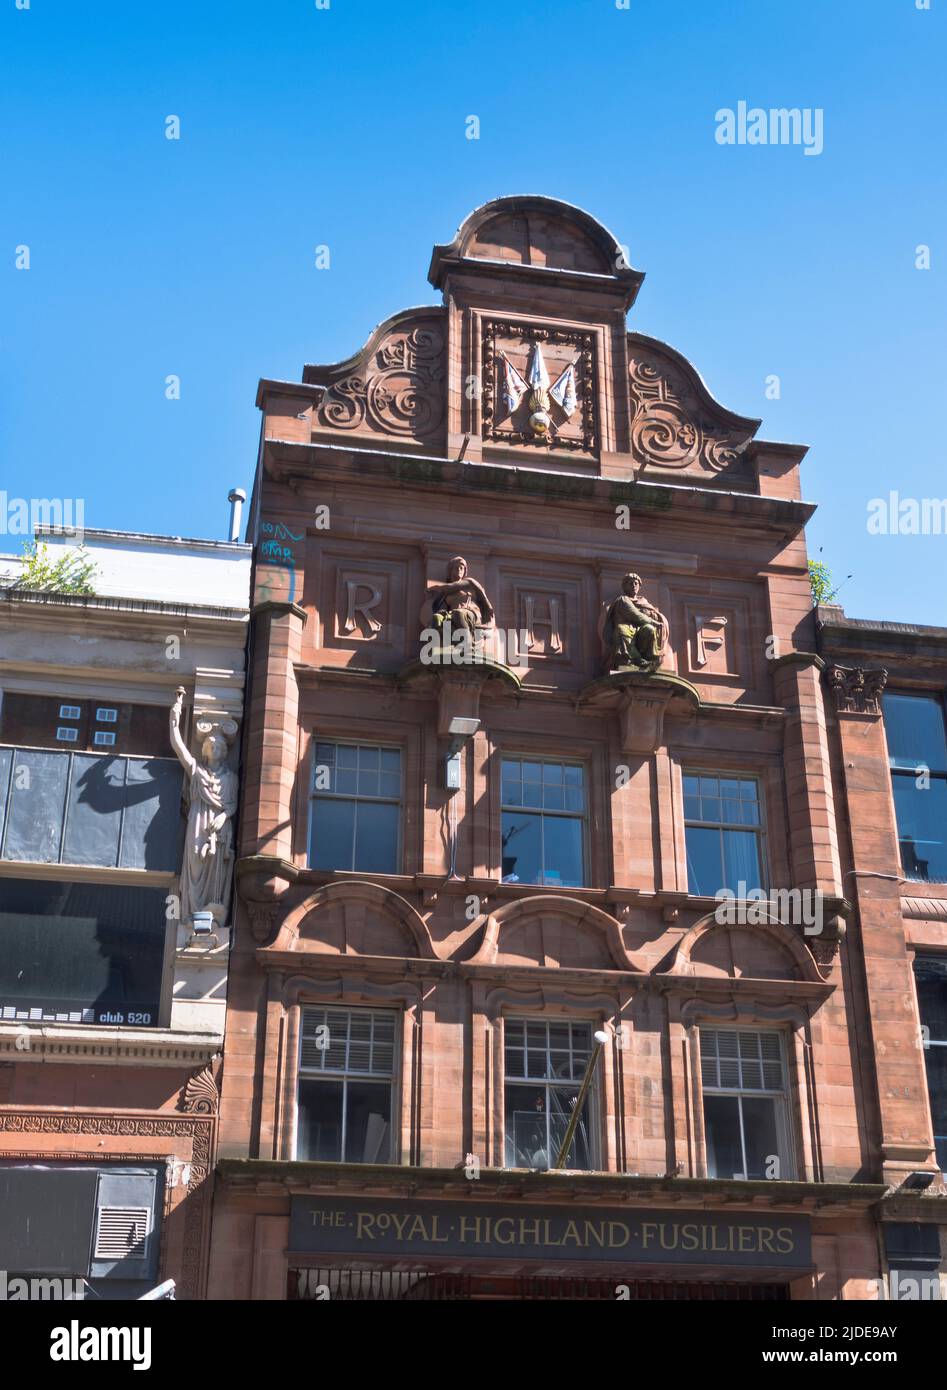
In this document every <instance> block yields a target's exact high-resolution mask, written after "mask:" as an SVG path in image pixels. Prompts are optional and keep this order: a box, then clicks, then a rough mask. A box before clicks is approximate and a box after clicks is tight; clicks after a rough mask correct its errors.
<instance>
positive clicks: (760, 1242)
mask: <svg viewBox="0 0 947 1390" xmlns="http://www.w3.org/2000/svg"><path fill="white" fill-rule="evenodd" d="M290 1247H291V1249H292V1251H293V1252H294V1253H296V1254H304V1253H305V1254H310V1253H312V1254H316V1253H318V1254H357V1255H366V1256H368V1255H406V1254H410V1255H447V1256H456V1255H467V1256H469V1257H477V1256H480V1257H483V1256H493V1257H495V1256H503V1255H506V1256H509V1257H510V1258H516V1259H548V1258H556V1259H559V1260H562V1259H567V1260H599V1261H603V1260H608V1261H622V1262H625V1263H640V1264H684V1265H694V1264H699V1265H743V1266H755V1267H765V1268H773V1267H779V1268H786V1269H790V1268H791V1269H804V1268H808V1267H809V1266H810V1264H811V1254H810V1239H809V1221H808V1218H806V1217H798V1216H784V1215H782V1214H777V1215H774V1216H771V1217H768V1218H766V1219H765V1220H760V1219H759V1218H758V1217H756V1216H751V1215H746V1216H744V1215H742V1214H740V1213H733V1214H728V1215H727V1216H718V1215H715V1214H711V1213H708V1212H704V1211H693V1212H686V1211H673V1212H671V1211H650V1210H646V1209H642V1210H635V1211H633V1212H629V1211H627V1210H625V1209H621V1208H618V1209H615V1208H601V1207H590V1208H584V1209H583V1208H574V1207H554V1206H542V1207H541V1206H534V1205H533V1204H532V1203H529V1204H524V1203H521V1204H519V1205H517V1206H510V1205H499V1204H493V1203H483V1202H471V1201H466V1202H444V1201H429V1202H424V1201H398V1200H391V1201H388V1200H385V1199H383V1198H347V1197H346V1198H318V1197H294V1198H293V1199H292V1209H291V1218H290Z"/></svg>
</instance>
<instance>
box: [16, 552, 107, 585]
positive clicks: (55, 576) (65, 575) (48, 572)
mask: <svg viewBox="0 0 947 1390" xmlns="http://www.w3.org/2000/svg"><path fill="white" fill-rule="evenodd" d="M95 572H96V565H95V563H94V561H92V560H90V559H89V557H88V555H87V554H86V551H85V547H84V546H81V545H80V546H79V547H78V549H76V550H65V551H64V552H63V553H62V554H61V555H60V556H59V557H58V558H57V559H55V560H52V559H50V555H49V546H48V545H47V544H46V542H45V541H27V543H26V545H25V546H24V547H23V568H22V569H21V571H20V573H19V575H18V576H17V578H16V579H15V580H14V581H13V583H12V585H11V586H10V587H11V588H13V589H26V590H29V591H31V592H34V593H37V592H39V593H46V594H94V593H95V589H94V588H93V586H92V580H93V579H94V578H95Z"/></svg>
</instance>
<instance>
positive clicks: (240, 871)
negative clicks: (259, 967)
mask: <svg viewBox="0 0 947 1390" xmlns="http://www.w3.org/2000/svg"><path fill="white" fill-rule="evenodd" d="M298 877H299V869H298V868H297V867H296V865H295V864H291V863H290V862H289V860H288V859H280V858H279V856H278V855H275V854H250V855H246V856H245V857H244V858H243V859H238V860H237V864H236V879H237V892H238V893H239V894H240V897H241V898H242V899H243V901H244V903H245V904H246V908H247V913H248V915H249V918H250V931H251V932H252V934H253V939H254V941H258V942H260V943H261V944H263V943H265V942H267V941H268V940H269V939H270V938H271V937H272V936H273V934H274V932H275V930H276V924H277V919H278V917H279V913H280V906H281V904H280V899H281V898H282V897H283V895H284V894H285V893H286V890H287V889H288V888H291V887H292V885H293V884H294V883H295V882H296V880H297V878H298Z"/></svg>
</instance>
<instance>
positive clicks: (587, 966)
mask: <svg viewBox="0 0 947 1390" xmlns="http://www.w3.org/2000/svg"><path fill="white" fill-rule="evenodd" d="M482 922H483V926H484V934H483V941H482V942H481V945H480V949H479V950H478V952H477V954H476V955H475V956H474V957H473V962H472V963H473V964H475V965H527V966H552V967H555V966H557V967H561V968H563V969H572V970H616V969H617V970H630V971H638V970H639V966H637V965H636V964H635V962H634V961H633V960H632V958H631V957H630V956H629V954H628V952H627V951H626V950H625V946H624V942H623V941H622V935H621V928H620V926H619V924H618V922H617V921H616V919H615V918H614V917H611V916H610V915H609V914H608V913H607V912H603V911H602V910H601V908H598V907H593V906H592V905H591V904H590V903H584V902H580V901H579V900H578V899H577V898H562V897H551V896H550V897H547V896H544V895H541V894H540V895H537V896H536V897H532V898H518V899H517V900H516V901H514V902H511V903H506V904H505V905H504V906H503V907H500V908H498V909H497V910H496V912H491V913H489V914H487V915H486V916H485V917H484V918H483V919H482Z"/></svg>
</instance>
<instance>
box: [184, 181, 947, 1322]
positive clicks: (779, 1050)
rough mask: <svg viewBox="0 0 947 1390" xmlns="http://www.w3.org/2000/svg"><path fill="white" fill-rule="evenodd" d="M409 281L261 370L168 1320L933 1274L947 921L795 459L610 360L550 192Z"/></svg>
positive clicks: (792, 1286) (936, 671)
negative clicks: (216, 973)
mask: <svg viewBox="0 0 947 1390" xmlns="http://www.w3.org/2000/svg"><path fill="white" fill-rule="evenodd" d="M430 278H431V281H432V283H433V284H434V286H435V287H436V288H437V289H438V290H440V291H441V292H442V296H443V302H442V303H441V304H440V305H438V306H436V307H428V308H422V309H414V310H409V311H407V312H405V313H401V314H397V315H395V316H394V317H393V318H391V319H389V320H387V321H386V322H385V323H383V324H382V325H381V326H380V327H379V328H378V329H376V330H375V332H374V333H373V334H372V336H371V338H370V339H369V341H368V343H367V344H366V346H365V347H364V348H363V349H362V350H361V351H360V352H358V353H357V354H355V356H353V357H352V358H350V359H349V360H348V361H346V362H344V363H341V364H338V365H336V366H324V367H307V368H306V369H305V371H304V375H303V381H302V383H286V382H279V381H270V380H264V381H263V382H261V385H260V393H259V400H258V403H259V405H260V408H261V410H262V414H263V426H262V439H261V447H260V456H259V466H258V471H257V477H256V481H255V487H254V494H253V500H252V504H251V515H250V524H249V526H250V529H249V537H248V538H249V539H251V540H252V541H253V542H254V545H255V547H256V549H255V556H256V560H255V576H254V594H253V599H254V606H253V610H252V633H251V646H250V657H249V672H250V693H249V703H248V707H247V719H246V733H245V745H244V747H245V755H244V783H243V791H242V811H241V822H240V846H239V856H240V857H239V858H238V862H237V866H236V878H237V903H236V907H235V927H236V931H235V943H234V949H233V953H232V957H231V965H230V971H229V985H228V1009H227V1026H226V1041H225V1051H224V1065H223V1073H222V1077H223V1080H222V1092H221V1111H220V1116H219V1151H218V1152H219V1161H218V1167H217V1185H216V1195H215V1215H214V1227H213V1240H212V1253H211V1269H210V1279H209V1288H208V1292H209V1296H210V1297H212V1298H225V1299H226V1298H229V1299H233V1298H255V1299H284V1298H287V1297H312V1296H326V1295H328V1296H329V1297H330V1298H345V1297H354V1296H362V1297H414V1298H419V1297H435V1298H436V1297H447V1296H463V1297H471V1298H475V1297H490V1296H496V1295H498V1294H508V1295H512V1296H519V1297H530V1296H546V1297H554V1296H568V1295H569V1293H570V1291H571V1293H572V1296H575V1295H576V1294H577V1293H580V1294H582V1295H583V1296H603V1297H609V1298H614V1297H615V1296H616V1288H619V1289H620V1290H621V1291H622V1292H621V1293H620V1294H619V1296H627V1297H631V1298H635V1297H675V1296H677V1297H679V1296H687V1297H692V1298H700V1297H714V1296H715V1297H720V1296H730V1297H743V1298H773V1299H780V1298H794V1299H810V1298H860V1297H872V1296H875V1295H876V1293H877V1291H878V1287H879V1286H878V1284H877V1281H878V1280H880V1279H882V1278H883V1277H884V1276H885V1274H886V1273H887V1272H888V1270H889V1268H901V1269H915V1270H917V1269H921V1268H924V1269H929V1270H935V1271H936V1269H937V1267H938V1266H939V1263H940V1257H939V1254H936V1253H933V1254H932V1245H931V1241H932V1240H933V1242H934V1246H935V1247H936V1250H938V1251H939V1248H940V1247H939V1245H938V1244H937V1242H938V1241H939V1226H938V1219H941V1220H942V1219H943V1218H942V1217H940V1218H939V1213H940V1211H941V1207H942V1205H943V1188H942V1187H941V1186H940V1184H941V1182H942V1179H941V1177H940V1171H939V1167H938V1159H937V1155H936V1152H935V1137H934V1131H933V1128H932V1100H933V1103H934V1106H935V1112H934V1113H938V1112H937V1106H938V1105H939V1102H938V1101H937V1098H936V1094H935V1091H936V1087H937V1086H938V1085H942V1083H941V1082H939V1081H938V1080H937V1078H938V1077H939V1076H940V1075H941V1073H940V1072H939V1071H938V1070H937V1068H938V1067H939V1065H940V1054H939V1053H937V1056H936V1058H934V1052H935V1049H936V1048H937V1046H938V1045H939V1043H940V1042H942V1041H943V1040H944V1039H945V1036H947V1035H945V1034H944V1033H943V1031H942V1030H941V1022H940V1020H941V1019H942V1017H943V1014H942V1012H941V1013H938V1009H941V1010H942V1009H943V1003H942V1001H943V996H942V994H941V993H940V992H939V991H940V989H941V986H940V985H939V984H938V983H937V981H938V979H939V978H940V976H939V974H938V971H939V970H940V967H941V962H943V961H945V960H947V936H945V930H947V928H945V925H944V924H945V921H947V914H943V913H942V912H941V903H942V899H941V898H940V897H938V896H937V894H938V893H942V892H943V889H930V890H929V891H928V888H927V886H926V885H925V886H924V888H923V889H918V887H917V882H918V880H915V881H914V886H910V885H909V886H907V887H906V886H905V881H904V880H905V879H906V873H905V871H904V870H903V868H902V861H901V857H900V856H901V855H903V853H904V843H905V840H904V836H903V835H902V837H901V848H900V850H899V835H898V830H897V826H896V821H895V814H894V801H893V799H892V780H891V779H892V776H894V778H895V781H897V779H898V777H899V776H900V775H901V773H900V772H899V771H897V770H896V771H895V772H894V773H892V772H891V770H890V768H889V749H888V747H887V745H886V741H885V731H884V730H885V722H884V719H883V716H882V703H881V701H882V699H883V698H884V696H883V691H884V689H885V687H884V678H883V677H882V675H881V674H877V675H874V676H873V675H872V674H871V672H872V671H875V670H877V671H878V672H880V671H881V668H882V667H884V666H889V665H891V664H892V663H891V662H890V661H888V660H887V653H888V650H889V648H890V645H891V644H890V641H889V640H888V637H887V636H884V635H883V634H882V633H881V629H880V628H878V629H873V630H872V632H871V633H870V634H865V633H861V634H855V635H853V631H852V628H851V624H849V625H848V626H846V624H845V622H843V621H842V619H841V618H840V617H839V615H838V611H836V610H832V611H829V610H823V611H822V612H821V613H820V614H819V615H818V616H819V618H820V619H821V621H820V622H817V615H816V614H815V613H814V611H813V608H812V603H811V598H810V588H809V580H808V573H807V557H806V549H805V541H804V527H805V524H806V522H807V520H808V518H809V517H810V516H811V514H812V511H813V508H812V506H811V505H810V504H808V503H806V502H805V501H804V500H802V495H801V488H800V473H799V466H800V462H801V460H802V457H803V455H804V453H805V450H804V449H803V448H801V447H797V446H793V445H787V444H775V443H767V442H765V441H763V440H760V439H758V438H757V432H758V426H759V422H758V421H756V420H752V419H746V418H743V417H740V416H738V415H735V414H734V413H732V412H731V411H729V410H727V409H726V408H724V407H723V406H722V405H720V404H718V403H717V402H716V401H715V400H714V399H713V397H712V396H711V395H710V394H709V392H708V390H707V388H706V387H705V385H704V384H703V382H702V380H701V378H700V377H699V376H698V375H697V373H696V371H695V370H694V369H693V368H692V367H691V365H690V364H689V363H688V362H687V361H686V360H685V359H684V358H683V357H682V356H681V355H680V354H679V353H677V352H676V351H675V350H674V349H672V348H670V347H668V346H666V345H665V344H663V343H660V342H658V341H655V340H653V339H651V338H648V337H644V336H643V335H641V334H638V333H636V332H634V331H630V332H629V330H628V326H627V323H626V315H627V313H628V311H629V309H630V308H631V306H632V305H633V303H634V300H635V297H636V294H637V292H638V289H639V286H640V283H641V279H642V276H641V274H640V273H638V272H637V271H635V270H633V269H631V268H630V267H629V265H628V262H627V257H626V255H625V253H624V252H623V248H622V247H621V246H620V245H619V244H618V243H617V242H616V241H615V239H614V238H613V237H612V236H611V235H610V234H609V233H608V232H607V231H606V230H605V229H604V228H603V227H602V226H601V225H600V224H599V223H597V222H596V221H595V220H594V219H592V218H591V217H589V216H588V215H587V214H585V213H583V212H581V211H579V210H577V209H575V208H572V207H569V206H567V205H564V204H560V203H555V202H552V201H551V200H547V199H542V198H512V199H502V200H499V201H498V202H495V203H492V204H488V205H487V206H485V207H483V208H481V209H479V210H478V211H477V212H475V213H474V214H472V215H471V216H470V217H469V218H468V219H467V221H466V222H465V223H464V224H463V226H462V227H461V229H460V231H459V232H458V234H457V236H456V237H455V239H454V240H453V241H452V242H451V243H450V244H448V245H443V246H438V247H436V248H435V251H434V255H433V259H432V262H431V269H430ZM459 557H462V559H463V563H460V562H459ZM881 626H882V627H883V625H881ZM898 640H899V642H900V643H901V647H900V648H899V658H898V659H899V660H900V661H901V663H902V666H903V672H902V675H903V685H901V686H899V689H900V690H902V693H904V694H907V695H910V694H912V693H914V694H918V693H921V694H923V695H924V696H925V697H929V696H931V695H934V696H936V697H937V698H939V695H940V693H942V691H943V686H944V680H945V668H944V660H945V657H947V647H943V646H942V645H938V642H933V641H932V643H928V644H927V645H925V644H924V639H923V635H921V636H917V635H915V636H914V637H913V638H909V637H907V636H902V637H900V638H899V639H898ZM912 643H913V645H912ZM919 643H920V646H918V644H919ZM849 657H851V659H850V660H849V659H848V658H849ZM863 657H864V659H862V658H863ZM876 657H877V660H875V658H876ZM938 662H940V663H941V664H940V666H938V665H937V663H938ZM866 667H867V668H868V671H869V675H868V677H867V678H865V677H864V676H862V677H861V678H860V677H858V676H857V674H852V672H853V671H855V670H857V669H862V670H864V669H865V668H866ZM891 679H892V681H893V677H892V678H891ZM889 683H890V682H889ZM892 688H893V687H892ZM935 706H936V708H937V709H940V706H939V704H937V701H936V699H935ZM925 710H927V711H928V714H930V710H929V709H928V707H927V706H925ZM931 717H932V718H933V716H931ZM940 717H941V730H942V712H941V716H940ZM935 724H936V721H934V723H932V724H931V726H930V727H931V729H934V727H935ZM910 756H914V754H911V753H910V752H908V753H906V754H905V757H907V758H909V757H910ZM919 756H920V755H919V754H918V755H917V757H918V758H919ZM911 766H912V765H911V764H910V762H909V761H908V762H907V763H906V764H905V767H904V768H903V769H902V771H910V769H911ZM933 772H934V780H935V781H937V780H938V779H937V774H938V773H941V772H943V773H947V760H945V765H944V766H943V767H942V768H934V769H933ZM940 785H941V783H940V782H939V781H938V788H939V787H940ZM897 790H898V789H897V788H895V791H896V792H897ZM899 794H900V793H899ZM936 794H937V795H939V790H938V791H937V793H936ZM903 799H904V798H903V797H902V801H903ZM900 804H901V803H899V806H900ZM912 843H915V844H916V843H917V841H916V840H915V841H913V842H912ZM915 858H917V856H915ZM912 862H914V861H912ZM928 868H929V864H928ZM928 876H929V877H930V873H928ZM944 876H945V877H947V874H945V875H944ZM789 889H792V890H797V896H796V897H795V898H794V899H792V898H790V897H788V896H786V895H785V894H784V896H783V897H782V898H780V897H768V898H767V900H766V903H765V904H761V902H760V897H761V894H763V893H766V894H769V893H770V890H789ZM720 890H729V891H730V894H731V900H730V901H729V902H727V903H725V904H723V905H722V904H721V900H720ZM914 955H917V957H918V959H919V960H920V962H921V967H922V968H921V974H920V975H919V976H918V979H919V980H921V984H920V985H918V986H916V985H915V972H914V970H913V968H912V967H913V965H914V960H913V957H914ZM925 972H926V973H925ZM932 982H933V983H932ZM919 997H921V998H922V1002H923V1005H924V1008H925V1009H926V1010H927V1012H928V1014H929V1016H930V1018H931V1020H932V1022H931V1023H930V1024H927V1025H922V1024H921V1021H920V1015H919V1012H918V1010H919ZM938 1000H940V1001H941V1002H940V1003H939V1004H938ZM922 1026H924V1027H927V1029H928V1032H927V1034H924V1033H922V1032H921V1028H922ZM938 1032H940V1037H938V1036H937V1034H938ZM922 1041H926V1042H927V1043H928V1044H929V1046H928V1047H927V1048H925V1047H923V1046H922V1045H921V1043H922ZM944 1051H945V1052H947V1049H944ZM932 1058H934V1060H931V1059H932ZM925 1063H927V1067H928V1072H929V1075H930V1077H931V1078H933V1079H932V1080H931V1083H930V1085H931V1089H930V1094H929V1089H928V1081H927V1077H926V1074H925ZM585 1082H587V1083H588V1084H587V1086H584V1083H585ZM573 1120H574V1121H575V1124H574V1125H573V1124H571V1123H570V1122H571V1121H573ZM570 1130H571V1133H570V1132H569V1131H570ZM560 1160H561V1162H560ZM940 1161H941V1163H942V1162H943V1161H944V1157H943V1153H941V1158H940ZM557 1163H559V1169H558V1171H552V1170H553V1169H555V1168H556V1165H557ZM912 1174H915V1175H917V1174H920V1175H922V1176H915V1177H913V1178H912V1177H911V1175H912ZM928 1179H930V1181H931V1184H932V1185H931V1186H930V1187H929V1188H928V1189H927V1190H926V1191H922V1187H923V1184H924V1183H925V1182H927V1181H928ZM905 1183H906V1184H907V1186H905V1185H904V1184H905Z"/></svg>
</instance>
